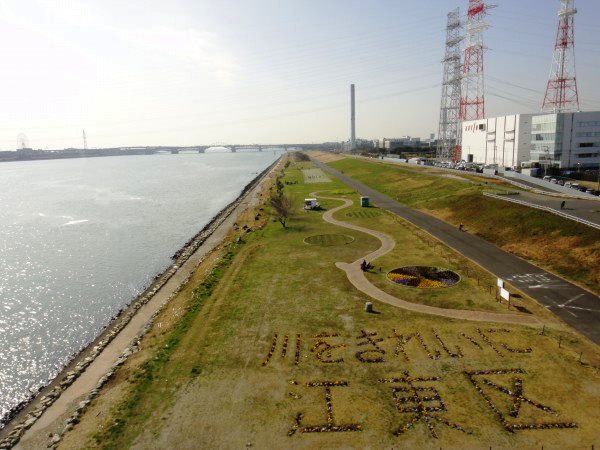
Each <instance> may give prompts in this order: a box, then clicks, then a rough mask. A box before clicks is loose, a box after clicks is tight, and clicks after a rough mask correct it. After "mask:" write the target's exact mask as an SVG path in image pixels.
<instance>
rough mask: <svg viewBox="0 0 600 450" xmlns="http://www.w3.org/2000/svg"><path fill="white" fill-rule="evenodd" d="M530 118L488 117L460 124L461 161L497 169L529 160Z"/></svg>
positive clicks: (528, 115) (524, 115)
mask: <svg viewBox="0 0 600 450" xmlns="http://www.w3.org/2000/svg"><path fill="white" fill-rule="evenodd" d="M531 118H532V115H531V114H514V115H511V116H501V117H490V118H489V119H481V120H471V121H467V122H463V124H462V145H461V148H462V159H464V160H465V161H468V162H475V163H481V164H497V165H498V167H518V166H520V165H521V163H522V162H524V161H528V160H529V148H530V146H531Z"/></svg>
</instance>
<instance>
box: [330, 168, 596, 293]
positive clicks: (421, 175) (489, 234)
mask: <svg viewBox="0 0 600 450" xmlns="http://www.w3.org/2000/svg"><path fill="white" fill-rule="evenodd" d="M329 165H330V166H331V167H333V168H335V169H337V170H340V171H342V172H344V173H345V174H346V175H348V176H351V177H353V178H355V179H356V180H358V181H361V182H363V183H365V184H366V185H368V186H370V187H372V188H374V189H377V190H378V191H380V192H383V193H384V194H386V195H388V196H390V197H392V198H394V199H396V200H398V201H399V202H400V203H403V204H405V205H407V206H410V207H413V208H416V209H420V210H423V211H426V212H428V213H430V214H433V215H435V216H436V217H438V218H440V219H443V220H445V221H446V222H449V223H452V224H454V225H457V226H458V224H459V223H462V224H464V226H465V228H466V229H467V231H468V232H470V233H473V234H476V235H478V236H480V237H482V238H484V239H486V240H488V241H490V242H493V243H494V244H496V245H498V246H499V247H502V248H503V249H504V250H507V251H509V252H511V253H514V254H516V255H518V256H520V257H522V258H525V259H527V260H529V261H531V262H532V263H534V264H536V265H538V266H540V267H544V268H546V269H548V270H550V271H552V272H555V273H557V274H559V275H561V276H563V277H564V278H567V279H569V280H571V281H574V282H576V283H578V284H580V285H583V286H585V287H587V288H588V289H590V290H592V291H593V292H595V293H598V292H600V233H599V232H598V230H595V229H593V228H590V227H587V226H585V225H581V224H579V223H577V222H573V221H570V220H567V219H563V218H561V217H559V216H556V215H554V214H550V213H546V212H543V211H539V210H535V209H531V208H527V207H525V206H521V205H517V204H513V203H507V202H503V201H501V200H496V199H492V198H488V197H484V196H483V195H482V192H483V191H484V190H493V189H497V188H498V186H497V185H496V184H495V183H487V184H486V183H485V181H483V180H482V181H481V182H473V181H472V182H468V183H467V182H465V181H459V180H456V179H452V178H448V177H443V176H438V175H432V174H429V173H427V172H425V171H418V170H414V169H410V168H403V167H401V166H397V165H391V164H382V163H375V162H369V161H364V160H357V159H349V158H347V159H342V160H338V161H334V162H331V163H329ZM511 189H512V188H511ZM559 201H560V200H558V199H557V202H559Z"/></svg>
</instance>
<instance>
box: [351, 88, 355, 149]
mask: <svg viewBox="0 0 600 450" xmlns="http://www.w3.org/2000/svg"><path fill="white" fill-rule="evenodd" d="M355 148H356V118H355V116H354V85H353V84H351V85H350V150H354V149H355Z"/></svg>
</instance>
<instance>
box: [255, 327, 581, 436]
mask: <svg viewBox="0 0 600 450" xmlns="http://www.w3.org/2000/svg"><path fill="white" fill-rule="evenodd" d="M508 333H510V330H508V329H504V328H489V329H485V330H484V329H481V328H475V329H474V330H470V331H468V330H465V332H460V333H458V334H452V333H441V332H439V331H437V330H435V329H432V330H430V331H428V332H427V331H426V332H423V333H421V332H420V331H412V332H410V331H409V332H406V331H404V332H403V331H402V330H398V329H393V330H392V331H391V333H389V332H387V333H381V332H379V331H375V330H361V331H360V333H358V334H357V335H355V336H346V337H344V336H341V335H340V334H338V333H336V332H329V331H322V332H319V333H317V334H315V335H312V336H310V337H309V338H308V341H309V342H310V343H311V344H312V345H311V346H310V347H309V348H304V347H303V345H302V343H303V341H302V336H301V334H280V333H278V332H275V333H273V335H272V339H271V341H270V344H269V346H268V351H267V354H266V355H265V356H264V357H263V358H262V361H261V366H262V367H263V368H265V370H267V369H268V370H281V369H282V368H285V367H290V368H292V367H295V366H298V365H300V364H302V366H304V365H305V364H306V365H310V364H317V365H323V367H324V368H326V367H328V366H337V365H341V366H343V365H344V364H368V365H370V366H372V367H373V368H374V369H376V368H379V367H382V368H383V370H384V371H386V372H388V373H390V374H391V375H390V376H387V377H384V378H379V379H378V380H377V382H376V383H377V385H378V386H382V385H387V388H388V389H391V390H390V393H391V401H392V403H393V405H394V407H395V410H396V412H397V414H398V420H397V426H396V427H395V428H394V429H392V430H390V432H391V433H392V434H393V435H395V436H401V435H403V434H405V433H408V432H410V431H411V430H413V429H414V428H415V427H417V426H419V425H422V426H424V427H425V429H426V430H427V432H428V433H429V435H430V436H432V437H433V438H437V437H438V429H439V428H440V427H442V428H445V429H449V430H453V431H454V432H460V433H466V434H471V431H470V430H469V429H468V424H459V423H454V422H453V421H452V420H451V411H452V405H450V407H448V406H447V404H446V402H445V401H444V400H443V399H442V396H441V394H440V391H439V390H438V388H437V387H436V386H442V385H445V384H446V383H451V384H453V385H455V384H456V383H457V382H460V380H457V379H456V376H455V377H453V378H451V377H442V376H439V370H438V371H437V372H436V373H423V370H422V369H418V371H419V372H420V373H419V374H418V375H416V376H415V375H412V374H411V373H410V372H411V370H409V369H410V367H406V365H407V363H408V364H410V363H411V357H413V358H416V357H418V355H419V354H420V355H421V356H420V358H421V359H423V357H425V358H426V359H425V360H430V361H431V363H430V364H436V363H437V364H439V362H440V361H443V360H458V359H461V360H462V361H464V364H465V365H466V366H467V367H468V366H469V365H471V364H472V365H474V366H480V365H481V362H480V361H481V355H484V354H485V353H487V356H488V357H492V358H498V359H500V358H502V359H505V358H506V357H507V356H508V354H512V359H513V360H514V358H524V357H525V358H527V357H528V356H527V355H529V354H531V353H533V349H532V348H531V347H523V348H521V347H517V346H515V345H514V344H511V343H510V342H507V338H508V337H509V336H508ZM460 342H463V343H465V345H467V347H465V348H464V349H463V347H461V346H460V345H458V343H460ZM306 345H309V344H306ZM438 349H439V350H438ZM505 352H508V354H507V353H505ZM470 360H472V362H471V361H470ZM512 365H514V362H513V364H512ZM419 366H421V365H419ZM398 370H400V372H398ZM398 373H400V374H401V375H399V376H398V375H394V374H398ZM525 373H526V372H525V370H524V369H522V368H519V367H510V366H509V367H506V368H494V369H489V368H484V369H475V368H472V367H469V369H468V370H463V374H464V375H465V376H466V379H467V381H468V383H470V385H471V386H472V387H474V388H475V390H476V391H477V392H478V393H479V396H478V397H476V398H480V399H481V400H482V401H483V404H484V405H485V406H486V407H487V408H489V409H490V410H491V412H492V413H493V414H494V415H495V417H496V418H497V419H498V420H499V422H500V425H501V426H502V427H503V428H504V430H506V432H510V433H513V432H516V431H523V430H551V429H559V428H576V427H577V424H576V423H575V422H572V421H561V420H557V415H558V412H557V411H556V410H555V409H554V408H553V407H551V406H546V405H545V404H543V403H541V402H540V401H538V400H536V399H534V398H532V397H531V396H529V395H527V394H526V390H525V380H524V378H523V375H524V374H525ZM507 374H508V375H515V376H513V377H512V378H510V379H509V380H506V379H498V378H502V376H503V375H507ZM461 379H462V380H464V378H461ZM369 383H370V384H371V385H372V384H373V381H369ZM289 384H290V385H292V386H293V388H292V389H290V390H289V391H288V392H287V394H286V395H287V398H288V399H289V400H290V401H292V402H293V404H294V405H296V406H295V407H296V408H298V409H297V411H298V410H299V412H297V413H295V415H294V416H293V419H292V424H291V427H290V428H289V431H288V435H289V436H296V435H301V434H303V433H337V432H358V431H362V430H363V429H364V428H365V427H367V426H368V423H355V422H353V421H352V420H351V419H352V418H351V417H337V416H336V415H334V396H335V395H339V394H335V393H336V392H338V393H339V392H341V391H339V389H342V388H344V389H345V388H349V387H351V385H352V386H354V385H357V386H358V387H359V388H360V385H361V381H360V380H347V379H345V380H335V379H319V380H306V381H304V382H299V381H296V380H292V381H290V382H289ZM382 387H383V386H382ZM317 388H320V389H322V394H323V398H324V401H323V403H322V407H323V419H324V422H323V423H318V420H313V419H311V418H310V417H309V418H308V419H307V418H306V412H305V410H303V408H307V407H308V408H310V407H312V408H313V409H314V408H315V405H314V404H313V402H310V401H308V400H307V399H306V394H307V393H308V392H313V391H312V389H317ZM353 392H355V391H353ZM312 395H313V396H314V395H315V394H314V392H313V394H312ZM506 398H508V399H509V400H510V406H509V407H508V409H507V407H506V404H507V402H506ZM339 401H341V400H338V402H339ZM319 404H320V403H319ZM523 407H527V408H528V413H527V414H526V415H525V416H523V414H521V411H522V409H523ZM338 409H339V403H338ZM342 415H345V414H342ZM532 417H533V418H532ZM313 422H316V423H313Z"/></svg>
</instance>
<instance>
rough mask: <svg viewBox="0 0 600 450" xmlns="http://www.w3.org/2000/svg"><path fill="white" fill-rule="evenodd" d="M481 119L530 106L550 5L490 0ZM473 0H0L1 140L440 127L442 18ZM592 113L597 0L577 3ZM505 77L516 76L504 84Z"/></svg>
mask: <svg viewBox="0 0 600 450" xmlns="http://www.w3.org/2000/svg"><path fill="white" fill-rule="evenodd" d="M495 3H497V4H498V5H499V6H498V8H496V9H494V10H493V11H492V14H491V15H490V17H489V22H490V24H491V25H492V28H490V29H489V30H488V31H487V32H486V35H485V39H486V45H487V46H488V47H489V50H488V52H487V53H486V63H485V70H486V75H487V78H486V87H487V96H486V108H487V112H488V115H496V114H503V113H514V112H533V111H537V110H539V107H540V104H541V102H542V98H543V91H544V89H545V84H546V79H547V76H548V72H549V69H550V62H551V58H552V49H553V45H554V34H555V28H556V13H557V10H558V4H559V2H558V0H496V2H495ZM466 5H467V0H460V1H454V0H428V1H423V0H419V1H416V0H415V1H413V0H395V1H374V0H373V1H366V0H364V1H358V0H355V1H353V0H294V1H292V0H250V1H247V0H246V1H242V0H236V1H233V0H210V1H207V0H168V1H165V0H143V1H142V0H129V1H123V0H96V1H90V0H88V1H83V0H82V1H78V0H62V1H61V0H39V1H38V0H2V2H1V3H0V42H2V46H1V49H2V64H1V66H0V67H1V69H0V70H1V80H2V83H0V91H1V95H0V98H1V99H2V108H1V109H0V148H1V149H14V148H15V147H16V145H17V135H18V134H19V133H25V134H26V135H27V136H28V138H29V142H30V145H31V146H32V147H34V148H46V147H48V148H63V147H81V146H82V137H81V135H82V130H83V129H85V130H86V133H87V137H88V145H89V146H90V147H104V146H122V145H164V144H167V145H168V144H173V145H194V144H213V143H252V142H253V143H278V142H288V143H292V142H322V141H325V140H344V139H347V138H348V134H349V84H350V83H355V84H356V93H357V94H356V95H357V135H358V136H359V137H364V138H378V137H382V136H386V137H392V136H400V135H413V136H422V137H426V136H428V135H429V133H432V132H437V124H438V114H439V102H440V93H441V87H440V81H441V77H442V66H441V63H440V60H441V58H442V55H443V52H444V34H445V29H444V28H445V22H446V14H447V12H448V11H449V10H450V9H453V8H454V7H456V6H459V7H460V8H461V12H462V13H463V14H464V11H465V9H466ZM576 6H577V8H578V10H579V13H578V14H577V16H576V19H575V29H576V58H577V76H578V84H579V92H580V98H581V100H582V101H581V106H582V109H584V110H600V92H599V90H598V80H599V79H600V76H599V75H598V74H599V73H600V46H598V45H597V44H598V42H600V39H599V38H600V24H599V22H598V19H599V18H600V2H599V1H598V0H576ZM513 85H514V86H513Z"/></svg>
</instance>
